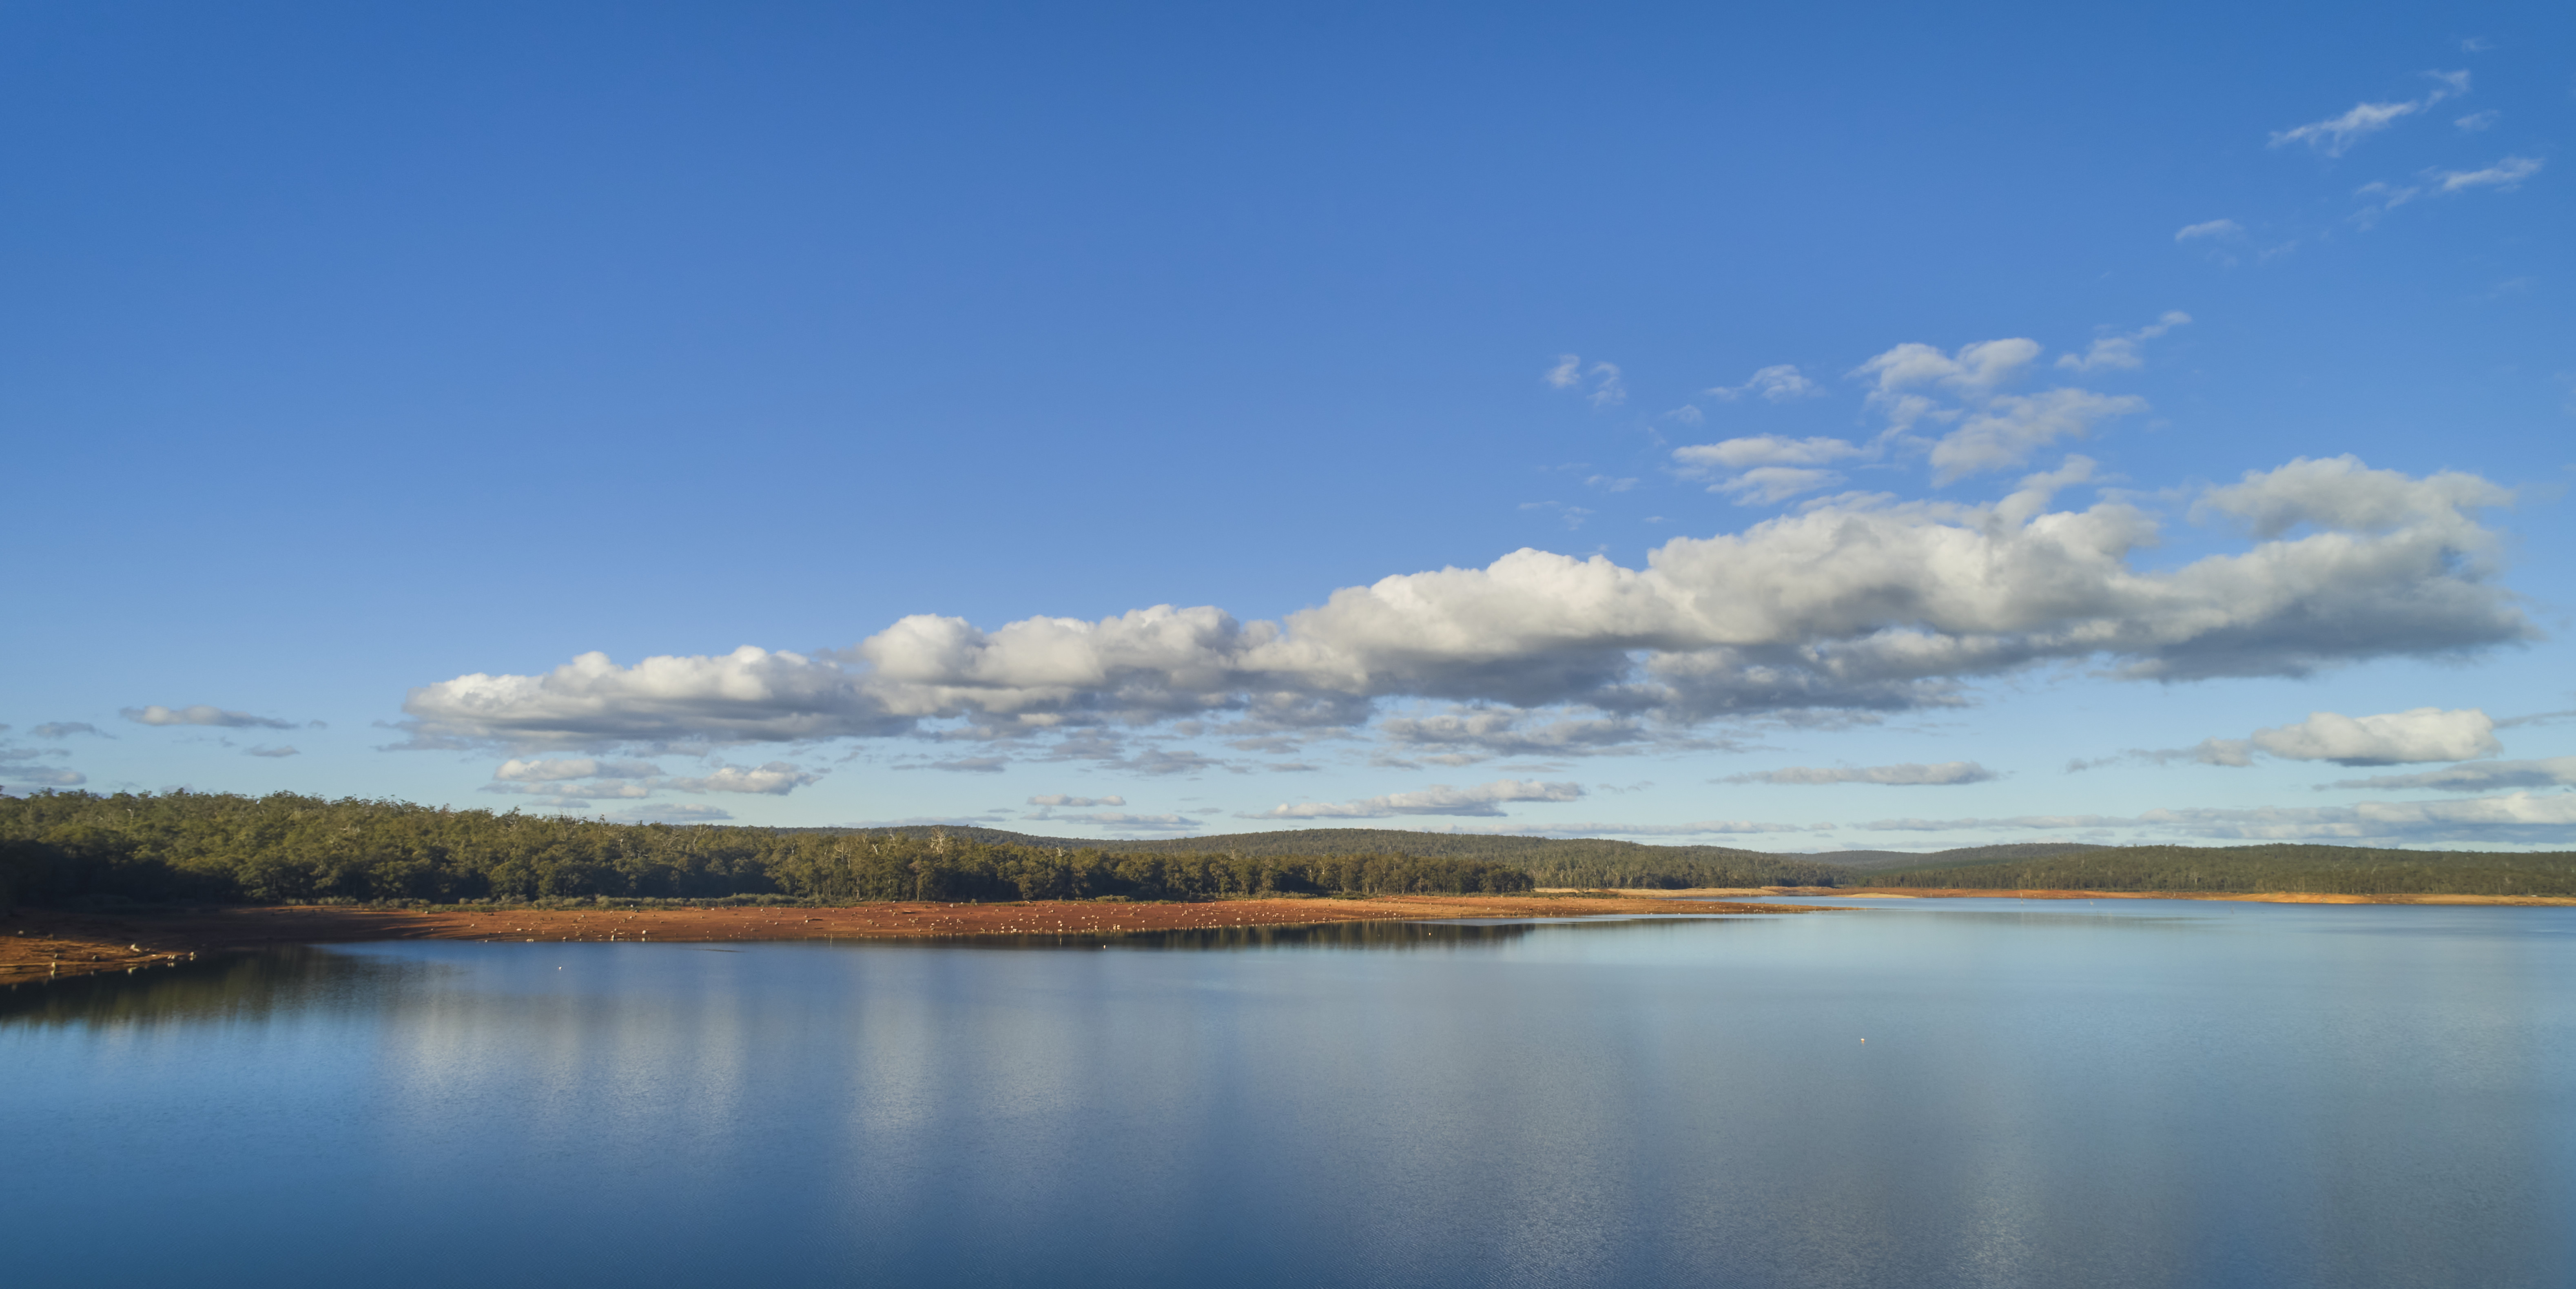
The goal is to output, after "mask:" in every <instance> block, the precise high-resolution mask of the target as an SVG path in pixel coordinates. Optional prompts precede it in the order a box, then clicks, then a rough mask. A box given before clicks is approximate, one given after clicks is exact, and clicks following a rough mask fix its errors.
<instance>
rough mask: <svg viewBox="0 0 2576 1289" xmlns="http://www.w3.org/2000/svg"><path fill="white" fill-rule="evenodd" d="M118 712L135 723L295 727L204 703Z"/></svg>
mask: <svg viewBox="0 0 2576 1289" xmlns="http://www.w3.org/2000/svg"><path fill="white" fill-rule="evenodd" d="M117 715H119V716H122V717H124V718H125V719H127V720H129V721H133V722H134V723H136V724H138V725H214V726H220V727H222V728H224V729H263V730H291V729H294V728H295V722H293V721H281V720H273V719H271V718H269V717H266V716H253V715H251V714H250V713H248V712H228V711H225V710H224V709H222V708H220V707H211V706H208V705H206V704H204V703H199V704H197V705H196V706H193V707H163V706H161V705H160V704H158V703H155V704H153V705H152V706H149V707H127V708H123V709H121V710H119V711H118V712H117Z"/></svg>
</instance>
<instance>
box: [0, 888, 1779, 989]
mask: <svg viewBox="0 0 2576 1289" xmlns="http://www.w3.org/2000/svg"><path fill="white" fill-rule="evenodd" d="M1685 893H1687V892H1656V893H1655V896H1646V895H1643V894H1642V893H1641V894H1637V895H1613V896H1599V895H1580V896H1577V895H1558V896H1550V895H1545V894H1536V895H1527V896H1517V895H1383V896H1376V897H1372V898H1369V899H1357V900H1340V899H1299V900H1215V901H1209V902H1206V903H1192V904H1149V903H1117V902H1108V901H1089V900H1081V901H1038V902H1032V903H1024V904H933V903H904V904H858V905H851V906H848V907H845V908H679V909H650V910H632V909H581V910H575V909H507V908H504V909H494V910H491V911H488V912H482V911H478V912H461V913H435V912H426V911H415V910H409V909H356V908H345V907H330V906H312V905H293V906H286V907H274V908H220V909H201V910H192V911H188V912H174V913H151V914H94V913H68V912H61V911H57V910H52V909H19V910H17V911H16V912H15V913H12V914H9V915H7V916H5V917H0V983H7V982H10V981H20V980H44V979H48V978H53V977H60V976H73V975H83V974H88V973H92V972H101V971H122V970H132V969H136V968H141V967H150V966H162V965H166V964H169V963H172V962H183V961H186V960H188V959H189V958H191V957H193V956H195V955H197V954H200V953H216V952H221V951H224V950H233V949H255V948H259V947H262V946H266V945H279V944H328V943H335V942H337V943H348V942H352V941H360V940H480V941H486V942H499V941H528V942H533V941H539V940H552V941H572V940H584V941H598V942H608V941H630V942H631V941H641V942H646V943H656V942H658V943H671V942H682V941H695V942H707V941H738V940H862V939H902V938H914V939H918V938H927V937H936V936H973V935H1051V934H1064V935H1103V934H1113V935H1114V934H1119V933H1122V932H1140V931H1174V930H1185V929H1194V928H1201V927H1246V926H1288V925H1295V924H1300V923H1313V922H1358V921H1372V920H1382V919H1397V920H1401V919H1422V918H1526V917H1595V916H1600V915H1604V914H1635V913H1654V914H1700V913H1804V912H1812V911H1815V910H1811V909H1807V908H1803V907H1798V906H1793V905H1777V904H1758V905H1757V904H1723V903H1717V904H1710V903H1693V904H1690V905H1687V906H1683V907H1676V906H1674V905H1673V904H1671V903H1669V902H1667V901H1666V900H1665V899H1663V898H1658V897H1661V896H1666V895H1671V894H1685ZM1731 893H1733V894H1763V893H1764V892H1759V891H1753V892H1731Z"/></svg>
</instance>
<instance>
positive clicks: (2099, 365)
mask: <svg viewBox="0 0 2576 1289" xmlns="http://www.w3.org/2000/svg"><path fill="white" fill-rule="evenodd" d="M2186 231H2188V230H2186ZM2190 322H2191V315H2190V314H2188V313H2184V312H2183V311H2182V310H2180V309H2175V310H2172V311H2170V312H2167V313H2166V314H2165V315H2164V316H2163V317H2161V318H2158V319H2156V320H2155V321H2154V322H2151V323H2149V324H2147V325H2146V326H2143V327H2140V328H2138V329H2137V330H2135V331H2130V332H2124V333H2122V334H2120V335H2114V336H2103V337H2101V338H2100V339H2097V340H2095V341H2094V342H2093V346H2092V348H2090V349H2087V350H2085V351H2084V352H2083V353H2081V354H2060V355H2058V358H2057V365H2058V366H2059V367H2061V368H2063V369H2065V370H2067V371H2079V372H2093V371H2108V370H2116V371H2135V370H2137V369H2138V368H2140V367H2144V366H2146V365H2147V360H2146V355H2145V354H2144V353H2142V352H2141V347H2142V346H2144V345H2145V344H2146V342H2148V341H2150V340H2153V339H2155V338H2156V337H2158V336H2161V335H2163V334H2165V333H2166V332H2168V331H2171V330H2173V329H2174V328H2176V327H2180V326H2186V325H2188V324H2189V323H2190Z"/></svg>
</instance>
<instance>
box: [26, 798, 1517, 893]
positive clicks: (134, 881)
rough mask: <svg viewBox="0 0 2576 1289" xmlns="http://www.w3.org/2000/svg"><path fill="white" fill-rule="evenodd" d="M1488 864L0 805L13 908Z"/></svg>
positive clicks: (1380, 879) (771, 888)
mask: <svg viewBox="0 0 2576 1289" xmlns="http://www.w3.org/2000/svg"><path fill="white" fill-rule="evenodd" d="M1530 886H1531V879H1530V877H1529V875H1528V874H1527V873H1525V872H1523V871H1521V870H1518V869H1515V868H1511V867H1508V866H1505V865H1502V864H1497V863H1493V862H1490V861H1485V860H1473V859H1457V858H1443V857H1432V856H1417V855H1394V854H1382V853H1379V854H1372V853H1342V854H1331V855H1304V856H1260V855H1243V854H1220V853H1205V852H1196V853H1193V852H1161V853H1141V854H1140V853H1135V852H1132V851H1127V850H1125V849H1122V848H1119V847H1117V846H1116V845H1115V844H1112V845H1109V846H1103V845H1101V844H1099V843H1091V844H1089V845H1087V846H1085V847H1083V848H1080V849H1076V848H1073V847H1058V846H1028V845H999V844H994V843H991V842H987V841H982V840H978V839H975V838H972V837H961V836H950V835H946V834H940V835H928V836H923V835H905V834H895V833H876V834H871V833H848V832H837V831H833V832H825V831H783V830H777V829H769V828H741V827H722V826H716V825H706V824H688V825H672V824H613V823H607V822H604V821H600V820H585V819H576V818H572V817H569V816H561V815H524V814H519V813H517V812H515V811H513V812H510V813H506V814H504V813H496V812H494V811H489V810H449V809H443V808H437V807H431V806H418V805H411V804H408V803H404V802H396V801H365V800H359V799H355V798H345V799H342V800H337V801H332V800H326V799H323V798H320V797H303V796H296V795H293V794H290V793H277V794H274V795H271V796H266V797H245V796H233V795H229V794H221V793H193V792H171V793H139V794H128V793H120V794H117V795H114V796H100V795H94V794H91V793H86V792H47V793H38V794H36V795H33V796H29V797H19V798H7V799H0V904H6V903H8V902H10V901H12V900H15V901H17V902H24V903H30V904H41V903H61V902H70V901H82V900H101V899H107V900H132V901H139V902H150V903H226V902H252V903H278V902H307V901H316V900H358V901H374V900H425V901H430V902H433V903H449V902H457V901H465V900H538V899H564V898H583V897H592V896H605V897H612V898H625V899H722V898H726V897H733V896H776V897H784V898H789V899H799V900H812V901H816V902H821V903H850V902H858V901H867V900H898V899H906V900H909V899H921V900H965V901H976V900H1019V899H1089V898H1098V897H1102V896H1112V897H1124V898H1128V899H1146V900H1188V899H1208V898H1215V897H1222V896H1241V895H1262V894H1307V895H1324V894H1364V895H1373V894H1385V893H1438V894H1507V893H1510V892H1514V891H1525V890H1528V889H1529V888H1530Z"/></svg>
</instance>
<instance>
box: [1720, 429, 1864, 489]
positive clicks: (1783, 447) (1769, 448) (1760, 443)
mask: <svg viewBox="0 0 2576 1289" xmlns="http://www.w3.org/2000/svg"><path fill="white" fill-rule="evenodd" d="M1864 454H1865V450H1864V449H1862V448H1860V447H1858V446H1856V445H1854V444H1852V443H1849V442H1846V441H1844V440H1842V439H1834V438H1810V439H1791V438H1783V437H1781V436H1779V435H1775V434H1764V435H1758V436H1755V437H1752V438H1741V439H1728V440H1726V441H1724V442H1722V443H1698V444H1692V445H1690V446H1687V447H1681V448H1676V449H1674V450H1673V460H1675V461H1677V462H1680V463H1681V466H1682V471H1681V473H1682V475H1683V477H1685V478H1690V477H1697V476H1705V475H1707V474H1709V473H1710V472H1712V471H1717V470H1742V471H1744V473H1743V474H1741V475H1738V476H1736V477H1735V478H1731V479H1722V480H1720V481H1718V482H1716V483H1713V484H1710V485H1709V489H1708V490H1709V491H1710V492H1714V493H1718V494H1720V495H1723V496H1728V497H1732V498H1734V499H1735V504H1737V505H1739V506H1752V505H1771V504H1775V503H1777V502H1781V501H1785V500H1787V499H1789V498H1791V497H1795V496H1799V495H1801V494H1803V493H1809V492H1816V491H1820V490H1822V489H1825V488H1830V487H1832V486H1834V485H1835V484H1838V483H1841V482H1842V480H1843V476H1842V475H1840V474H1838V473H1836V472H1834V471H1831V470H1818V469H1809V468H1805V467H1810V466H1814V465H1817V464H1819V463H1822V462H1826V461H1837V460H1841V459H1844V458H1846V457H1854V456H1861V455H1864ZM1748 467H1749V468H1748Z"/></svg>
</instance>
